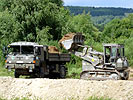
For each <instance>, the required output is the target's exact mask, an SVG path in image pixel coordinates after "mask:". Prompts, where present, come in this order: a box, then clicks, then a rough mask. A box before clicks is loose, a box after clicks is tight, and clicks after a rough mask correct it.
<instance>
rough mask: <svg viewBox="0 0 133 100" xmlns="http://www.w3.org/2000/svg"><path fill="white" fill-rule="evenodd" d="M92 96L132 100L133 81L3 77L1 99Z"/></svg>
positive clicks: (48, 99)
mask: <svg viewBox="0 0 133 100" xmlns="http://www.w3.org/2000/svg"><path fill="white" fill-rule="evenodd" d="M90 96H98V97H109V98H112V99H114V100H133V81H130V80H128V81H122V80H119V81H112V80H107V81H89V80H79V79H43V78H42V79H38V78H36V79H22V78H19V79H16V78H12V77H0V97H3V98H7V99H11V98H16V97H20V98H21V97H28V98H30V99H34V100H36V99H37V98H39V99H40V98H41V100H85V99H87V98H88V97H90Z"/></svg>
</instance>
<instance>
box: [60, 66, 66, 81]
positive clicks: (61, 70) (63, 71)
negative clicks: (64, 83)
mask: <svg viewBox="0 0 133 100" xmlns="http://www.w3.org/2000/svg"><path fill="white" fill-rule="evenodd" d="M65 77H66V68H65V66H60V78H61V79H64V78H65Z"/></svg>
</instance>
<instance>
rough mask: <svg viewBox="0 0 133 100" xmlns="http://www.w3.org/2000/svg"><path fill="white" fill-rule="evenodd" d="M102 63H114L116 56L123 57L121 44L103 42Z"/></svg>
mask: <svg viewBox="0 0 133 100" xmlns="http://www.w3.org/2000/svg"><path fill="white" fill-rule="evenodd" d="M103 46H104V64H112V63H116V61H117V59H118V58H123V57H124V45H123V44H104V45H103Z"/></svg>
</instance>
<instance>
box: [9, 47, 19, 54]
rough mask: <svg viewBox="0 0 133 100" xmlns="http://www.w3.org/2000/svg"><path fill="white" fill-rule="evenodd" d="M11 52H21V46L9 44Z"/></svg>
mask: <svg viewBox="0 0 133 100" xmlns="http://www.w3.org/2000/svg"><path fill="white" fill-rule="evenodd" d="M8 53H9V54H19V53H20V46H9V47H8Z"/></svg>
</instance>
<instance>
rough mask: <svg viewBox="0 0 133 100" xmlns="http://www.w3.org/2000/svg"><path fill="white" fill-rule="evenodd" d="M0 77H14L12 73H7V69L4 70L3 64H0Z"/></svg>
mask: <svg viewBox="0 0 133 100" xmlns="http://www.w3.org/2000/svg"><path fill="white" fill-rule="evenodd" d="M0 76H11V77H13V76H14V71H11V72H9V71H8V70H7V69H5V68H4V65H3V64H0Z"/></svg>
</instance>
